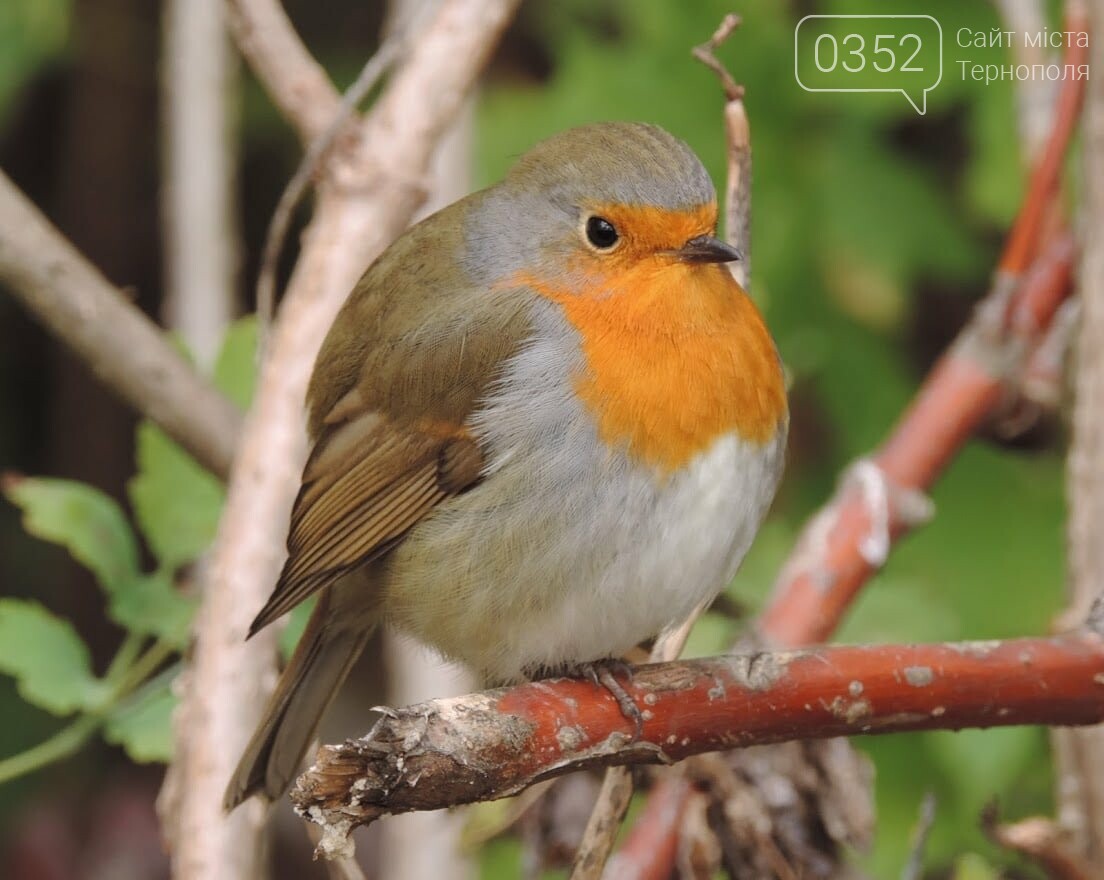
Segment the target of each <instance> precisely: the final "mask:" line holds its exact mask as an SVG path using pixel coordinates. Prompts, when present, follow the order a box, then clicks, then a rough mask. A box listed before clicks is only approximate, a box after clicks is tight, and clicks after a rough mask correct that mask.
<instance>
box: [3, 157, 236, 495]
mask: <svg viewBox="0 0 1104 880" xmlns="http://www.w3.org/2000/svg"><path fill="white" fill-rule="evenodd" d="M0 282H2V283H4V284H5V285H6V286H7V288H8V289H9V290H10V291H11V292H12V294H13V295H14V296H15V297H16V298H17V299H18V300H19V301H20V302H22V303H23V305H24V306H26V308H27V309H28V310H29V311H30V312H31V313H32V314H33V315H34V316H35V317H36V318H37V319H38V320H39V321H41V322H42V324H43V325H44V326H45V327H46V328H47V329H48V330H50V332H51V333H53V334H54V335H55V336H57V337H58V338H59V339H60V340H61V341H62V342H64V343H65V344H66V345H67V346H69V348H71V349H72V350H73V351H75V352H76V353H77V355H79V356H80V358H81V359H82V360H83V361H84V362H85V363H86V364H87V365H88V368H89V369H90V370H91V371H92V372H93V373H94V374H95V375H96V377H97V378H99V380H100V381H101V382H103V383H104V385H106V386H107V387H108V388H110V389H111V390H112V391H114V392H115V393H117V394H118V395H119V396H120V397H122V398H123V399H124V400H125V401H126V402H127V403H129V404H130V405H131V406H133V407H134V408H135V409H137V410H138V411H139V412H140V413H142V414H143V415H145V416H146V417H148V418H149V419H151V420H152V421H153V422H155V423H156V424H157V425H158V426H159V427H160V428H161V429H162V430H164V431H165V433H166V434H168V435H169V436H170V437H172V438H173V439H174V440H175V441H176V442H177V443H179V444H180V445H181V446H182V447H184V449H186V450H187V451H188V452H189V453H190V454H191V455H192V456H193V457H194V458H195V459H196V461H198V462H199V463H200V464H202V465H203V466H204V467H206V468H207V469H208V470H210V471H211V472H212V473H214V474H216V475H217V476H220V477H225V476H226V475H227V474H228V473H229V472H230V462H231V460H232V459H233V457H234V447H235V444H236V441H237V436H238V432H239V428H240V424H241V414H240V413H239V412H238V411H237V409H236V408H235V407H234V405H233V404H231V403H230V401H228V400H227V399H226V398H224V397H223V396H222V395H221V394H219V393H218V392H217V391H215V390H214V388H212V387H211V386H210V385H209V384H208V383H207V382H206V381H205V380H204V379H203V378H201V377H200V376H199V374H198V373H196V371H195V370H194V369H193V368H192V366H191V365H190V364H188V362H187V361H185V360H184V358H183V357H182V356H181V355H180V353H179V352H177V351H176V350H175V349H173V348H172V346H171V345H170V344H169V343H168V341H167V340H166V339H165V336H164V334H163V333H162V332H161V330H160V328H158V327H157V325H156V324H154V323H153V322H152V321H151V320H149V318H147V317H146V316H145V315H144V314H142V312H141V311H139V310H138V309H137V308H136V307H135V306H134V305H132V304H131V303H130V302H129V301H128V300H127V298H126V297H125V296H124V294H123V293H122V292H121V291H120V290H119V289H118V288H116V287H114V286H113V285H111V284H110V283H109V282H108V281H107V279H105V278H104V277H103V275H101V274H100V272H99V270H97V269H96V268H95V267H94V266H93V265H92V264H91V263H89V262H88V261H87V260H86V259H85V258H84V257H83V256H82V255H81V254H80V252H78V251H77V249H76V248H74V247H73V246H72V245H71V244H70V243H69V242H68V241H67V240H66V239H65V237H64V236H63V235H62V234H61V233H60V232H58V230H57V229H56V228H55V227H54V226H53V225H52V224H51V223H50V221H49V220H47V219H46V218H45V217H44V216H43V215H42V214H41V213H40V212H39V210H38V209H37V208H36V207H35V206H34V205H33V204H32V203H31V202H30V201H29V200H28V199H27V198H26V196H24V195H23V194H22V193H21V192H20V191H19V190H18V189H17V188H16V187H15V185H14V184H13V183H12V182H11V180H9V179H8V178H7V177H6V176H5V175H4V174H3V173H0Z"/></svg>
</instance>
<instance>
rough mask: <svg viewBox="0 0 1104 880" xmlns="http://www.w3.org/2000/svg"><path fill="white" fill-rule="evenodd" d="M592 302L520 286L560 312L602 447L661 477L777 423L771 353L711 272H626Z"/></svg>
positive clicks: (645, 266)
mask: <svg viewBox="0 0 1104 880" xmlns="http://www.w3.org/2000/svg"><path fill="white" fill-rule="evenodd" d="M612 275H613V277H611V275H610V274H606V275H604V276H597V275H596V276H593V292H591V291H589V290H587V291H581V292H576V291H570V292H568V291H564V290H558V289H556V288H555V287H554V286H551V285H548V284H545V283H541V281H540V280H539V279H534V278H532V277H527V278H524V279H518V280H519V281H521V282H522V283H524V284H526V285H528V286H530V287H532V288H533V289H535V290H536V291H537V292H538V293H539V294H540V295H542V296H544V297H546V298H548V299H551V300H553V301H554V302H557V303H558V304H559V305H560V306H561V307H562V308H563V310H564V313H565V315H566V316H567V319H568V321H570V323H571V324H572V325H573V326H574V327H575V328H576V329H577V330H578V331H579V334H580V336H581V338H582V345H583V353H584V355H585V358H586V369H585V371H584V372H582V373H581V374H580V375H578V376H576V377H575V387H576V389H577V391H578V394H579V397H580V398H581V399H582V400H583V401H584V403H585V404H586V406H587V407H588V409H589V410H590V411H591V413H593V415H594V417H595V419H596V421H597V423H598V428H599V433H600V436H601V437H602V439H603V440H604V441H605V442H606V443H608V444H609V445H611V446H614V447H622V448H627V450H628V452H629V454H630V455H632V456H633V457H635V458H637V459H639V460H641V461H643V462H646V463H648V464H650V465H652V466H653V467H655V468H656V469H658V470H659V471H661V472H668V473H669V472H672V471H675V470H678V469H679V468H681V467H683V466H684V465H685V464H686V463H687V462H688V461H689V460H691V459H692V458H693V457H695V456H696V455H697V454H699V453H701V452H703V451H705V450H706V449H707V448H708V447H709V446H711V445H712V443H713V442H714V441H715V440H717V439H718V438H719V437H721V436H723V435H725V434H730V433H733V432H735V433H736V434H738V435H739V436H741V437H742V438H744V439H745V440H748V441H751V442H755V443H760V444H762V443H765V442H766V441H768V440H769V439H771V438H772V437H773V436H774V435H775V434H776V432H777V431H778V429H779V426H780V423H781V422H782V420H783V419H784V418H785V415H786V394H785V388H784V385H783V378H782V371H781V367H780V365H779V362H778V356H777V354H776V353H775V349H774V345H773V343H772V341H771V338H770V335H769V333H768V331H767V328H766V326H765V324H764V323H763V319H762V317H761V316H760V315H759V311H758V310H757V309H756V307H755V304H754V303H753V302H752V301H751V300H750V299H749V298H748V296H747V295H746V294H745V293H744V291H743V290H742V289H741V288H740V287H739V285H737V284H736V282H735V281H734V280H733V279H732V276H731V275H730V274H729V273H728V271H727V270H726V269H725V268H724V267H722V266H717V265H696V266H695V265H687V264H684V263H680V262H677V261H675V260H672V259H669V258H666V259H665V258H659V257H657V258H654V259H643V260H638V261H635V262H634V264H633V265H630V266H625V265H624V264H622V265H621V266H618V268H617V269H616V271H615V272H614V273H612Z"/></svg>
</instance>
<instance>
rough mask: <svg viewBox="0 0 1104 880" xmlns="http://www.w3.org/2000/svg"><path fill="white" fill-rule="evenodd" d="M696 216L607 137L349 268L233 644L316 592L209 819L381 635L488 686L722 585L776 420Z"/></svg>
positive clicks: (623, 144) (607, 639)
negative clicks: (281, 542) (278, 515)
mask: <svg viewBox="0 0 1104 880" xmlns="http://www.w3.org/2000/svg"><path fill="white" fill-rule="evenodd" d="M716 223H717V199H716V194H715V192H714V189H713V185H712V183H711V182H710V179H709V176H708V174H707V173H706V171H705V168H704V167H703V166H702V164H701V162H700V161H699V160H698V158H697V157H696V156H695V155H694V153H693V151H692V150H691V149H690V148H689V147H688V146H687V145H686V144H685V143H683V142H682V141H680V140H678V139H677V138H675V137H673V136H672V135H670V134H668V133H667V132H666V131H664V130H663V129H661V128H658V127H656V126H653V125H645V124H635V123H602V124H596V125H588V126H585V127H582V128H576V129H573V130H570V131H566V132H563V133H561V134H558V135H556V136H554V137H552V138H550V139H548V140H546V141H544V142H543V143H540V144H538V145H537V146H536V147H534V148H533V149H531V150H530V151H529V152H528V153H526V154H525V155H524V156H522V157H521V159H520V160H519V161H518V162H517V164H516V165H515V166H514V167H513V168H512V170H511V171H510V172H509V174H508V175H507V176H506V178H505V179H504V180H503V181H502V182H501V183H498V184H496V185H494V186H492V187H490V188H489V189H486V190H483V191H481V192H478V193H475V194H474V195H471V196H468V197H467V198H464V199H462V200H460V201H458V202H456V203H455V204H453V205H451V206H449V207H447V208H445V209H444V210H442V211H440V212H438V213H437V214H434V215H433V216H431V217H429V218H427V219H426V220H424V221H422V222H421V223H419V224H417V225H416V226H414V227H412V228H411V229H410V230H408V231H407V232H406V233H405V234H403V235H402V236H401V237H400V238H399V239H398V240H396V241H395V243H394V244H392V245H391V246H390V247H389V248H388V249H387V250H386V251H385V252H384V253H383V254H382V255H381V256H380V258H379V259H378V260H376V262H375V263H374V264H373V265H372V266H371V267H370V268H369V269H368V270H367V272H365V274H364V276H363V277H362V278H361V279H360V281H359V282H358V283H357V285H356V287H355V288H354V289H353V291H352V293H351V295H350V296H349V298H348V300H347V301H346V303H345V305H344V306H343V308H342V309H341V311H340V313H339V314H338V316H337V318H336V319H335V321H334V324H333V326H332V327H331V328H330V331H329V334H328V335H327V337H326V340H325V342H324V344H323V346H322V349H321V351H320V353H319V356H318V361H317V363H316V364H315V368H314V373H313V376H312V379H311V383H310V387H309V390H308V392H307V403H308V407H309V421H308V430H309V434H310V438H311V440H312V441H313V449H312V451H311V454H310V458H309V460H308V462H307V465H306V468H305V470H304V472H303V483H302V487H301V489H300V491H299V495H298V497H297V499H296V501H295V505H294V508H293V511H292V515H291V526H290V531H289V535H288V541H287V546H288V559H287V563H286V564H285V566H284V569H283V572H282V573H281V575H280V579H279V581H278V582H277V584H276V587H275V590H274V591H273V593H272V597H271V598H270V599H269V600H268V602H267V604H266V605H265V606H264V608H262V609H261V611H260V613H259V614H258V615H257V618H256V620H254V622H253V625H252V628H251V630H250V635H252V634H253V633H255V632H256V631H257V630H259V629H261V628H262V627H264V626H266V625H268V624H269V623H271V622H272V621H273V620H275V619H276V618H278V617H280V616H281V615H282V614H284V613H285V612H287V611H289V610H290V609H291V608H293V607H294V606H296V605H297V604H299V603H300V602H302V601H303V600H304V599H306V598H307V597H308V596H310V595H311V594H314V593H318V594H319V598H318V604H317V607H316V608H315V610H314V613H313V614H312V616H311V618H310V622H309V624H308V626H307V628H306V631H305V633H304V634H303V638H302V640H301V641H300V643H299V646H298V648H297V649H296V650H295V653H294V655H293V656H292V658H291V661H290V663H289V664H288V667H287V669H286V670H285V671H284V673H283V675H282V677H281V678H280V681H279V684H278V685H277V688H276V693H275V694H274V696H273V697H272V700H271V702H270V703H269V705H268V708H267V710H266V712H265V716H264V719H263V720H262V721H261V724H260V726H259V727H258V728H257V731H256V732H255V734H254V735H253V739H252V740H251V742H250V743H249V745H248V747H247V748H246V750H245V754H244V755H243V756H242V758H241V762H240V763H239V765H238V769H237V771H236V772H235V774H234V777H233V779H232V780H231V782H230V784H229V787H228V789H227V793H226V804H227V807H228V808H232V807H233V806H235V805H237V804H238V803H240V802H241V801H243V800H244V799H245V798H247V797H248V796H249V795H251V794H253V793H255V792H263V793H264V794H265V795H266V796H267V797H269V798H276V797H279V796H280V795H281V794H282V793H283V792H284V791H285V790H286V788H287V787H288V785H289V784H290V782H291V780H292V778H293V777H294V776H295V774H296V773H297V771H298V768H299V764H300V761H301V760H302V757H303V753H304V752H305V750H306V748H307V746H308V744H309V742H310V740H311V738H312V737H313V735H314V731H315V729H316V726H317V724H318V721H319V718H320V716H321V715H322V713H323V712H324V711H325V709H326V707H327V706H328V705H329V703H330V701H331V700H332V699H333V697H334V694H335V692H336V691H337V689H338V687H339V686H340V685H341V683H342V682H343V680H344V679H345V677H346V675H347V674H348V673H349V670H350V668H351V667H352V665H353V663H354V661H355V660H356V659H357V656H358V655H359V654H360V652H361V650H362V649H363V648H364V645H365V642H366V641H367V640H368V637H369V635H370V634H371V632H372V631H373V629H374V628H375V627H376V626H377V625H378V624H379V623H380V622H384V621H385V622H388V623H390V624H392V625H394V626H395V627H397V628H399V629H401V630H403V631H405V632H408V633H410V634H412V635H413V636H415V637H416V638H418V639H420V640H421V641H423V642H424V643H426V644H428V645H430V646H432V647H434V648H435V649H437V650H438V651H439V652H441V653H442V654H443V655H445V656H447V657H450V658H453V659H456V660H460V661H462V662H464V663H466V664H468V665H469V666H470V667H472V669H473V670H475V671H476V672H477V673H479V674H480V675H481V676H482V677H483V679H484V680H485V681H486V682H488V683H508V682H514V681H518V680H521V679H526V678H533V677H537V676H540V675H543V674H548V673H551V672H561V673H562V672H568V673H570V672H578V671H579V670H581V669H583V668H585V667H587V666H588V664H593V663H595V662H597V661H602V660H604V659H606V658H617V657H620V656H622V655H623V654H625V653H626V652H628V651H629V650H631V649H632V647H633V646H635V645H636V644H638V643H639V642H641V641H643V640H645V639H647V638H649V637H651V636H654V635H656V634H657V633H658V632H659V631H660V630H662V629H663V628H664V627H665V626H667V625H669V624H671V623H674V622H677V621H679V620H681V619H683V618H684V617H686V616H687V615H688V614H689V613H690V612H691V611H692V610H693V609H694V608H695V607H696V606H697V605H698V604H699V603H700V602H702V601H704V600H707V599H709V598H711V597H713V596H714V595H716V594H717V593H718V592H719V591H720V590H721V589H722V588H723V587H724V586H725V585H726V584H727V583H728V582H729V581H730V580H731V579H732V577H733V576H734V574H735V573H736V569H737V567H738V566H739V564H740V562H741V560H742V559H743V556H744V554H745V553H746V552H747V550H748V547H749V546H750V545H751V542H752V539H753V538H754V536H755V533H756V531H757V530H758V528H759V525H760V522H761V521H762V519H763V516H764V515H765V513H766V511H767V508H768V506H769V505H770V503H771V500H772V498H773V496H774V493H775V489H776V487H777V484H778V481H779V478H780V475H781V472H782V465H783V455H784V447H785V442H786V430H787V425H788V410H787V404H786V394H785V388H784V383H783V376H782V369H781V365H780V363H779V358H778V355H777V352H776V350H775V346H774V343H773V341H772V339H771V336H770V333H769V332H768V330H767V328H766V326H765V325H764V323H763V319H762V318H761V317H760V315H759V312H758V311H757V309H756V307H755V305H754V304H753V303H752V302H751V300H750V299H749V298H748V296H747V295H746V294H745V292H744V291H743V290H742V289H741V288H740V286H739V285H738V284H737V283H736V282H735V281H734V280H733V278H732V275H731V274H730V272H729V271H728V270H727V268H726V267H725V266H724V265H723V264H725V263H728V262H730V261H732V260H736V259H739V254H738V253H737V252H736V250H734V249H733V248H732V247H731V246H729V245H728V244H726V243H725V242H723V241H721V240H719V239H717V238H716V237H715V235H714V230H715V227H716Z"/></svg>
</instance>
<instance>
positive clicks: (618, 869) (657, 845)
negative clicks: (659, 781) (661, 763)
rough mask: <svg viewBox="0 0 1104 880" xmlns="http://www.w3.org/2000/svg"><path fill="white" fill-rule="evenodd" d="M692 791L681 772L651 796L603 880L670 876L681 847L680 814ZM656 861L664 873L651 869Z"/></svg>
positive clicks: (648, 879)
mask: <svg viewBox="0 0 1104 880" xmlns="http://www.w3.org/2000/svg"><path fill="white" fill-rule="evenodd" d="M692 794H693V788H692V787H691V785H690V783H689V782H688V781H687V780H686V779H685V778H684V777H682V776H677V777H674V778H673V779H672V780H671V783H670V784H669V785H667V786H664V787H663V789H662V790H660V791H658V792H657V793H656V795H655V796H653V797H649V798H648V802H647V804H646V805H645V806H644V812H642V813H641V814H640V818H639V819H638V820H637V821H636V822H635V823H634V824H633V826H632V830H631V831H630V832H629V834H628V837H626V839H625V843H624V845H623V846H622V847H621V848H620V849H619V850H618V851H617V852H616V853H615V854H614V856H613V858H611V859H610V860H609V863H608V864H607V865H606V870H605V873H604V874H603V875H602V877H603V880H666V878H667V877H669V876H670V875H671V871H670V868H669V866H670V865H673V864H674V862H675V855H676V853H677V851H678V828H679V821H678V817H679V816H680V815H681V814H682V812H683V811H684V810H685V809H686V805H687V804H688V802H689V800H690V797H691V795H692ZM652 865H662V866H663V869H662V873H654V874H653V873H649V872H648V871H647V867H650V866H652ZM642 866H643V867H644V869H643V870H642Z"/></svg>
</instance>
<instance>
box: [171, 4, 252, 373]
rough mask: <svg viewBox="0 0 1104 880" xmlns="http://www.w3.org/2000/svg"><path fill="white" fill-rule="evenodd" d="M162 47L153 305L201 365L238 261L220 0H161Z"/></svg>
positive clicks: (216, 335)
mask: <svg viewBox="0 0 1104 880" xmlns="http://www.w3.org/2000/svg"><path fill="white" fill-rule="evenodd" d="M164 46H165V49H164V60H163V62H162V65H161V68H162V69H161V82H162V85H161V89H162V94H163V96H164V98H163V101H162V104H163V106H164V108H165V112H164V122H163V125H164V132H165V134H164V138H163V144H164V146H163V149H162V155H163V158H162V167H163V168H164V169H165V173H164V185H163V190H164V200H163V205H164V207H163V209H162V217H163V219H164V223H163V226H164V234H163V241H164V243H165V297H164V304H163V306H162V310H163V315H164V319H165V324H166V325H167V326H168V327H169V328H171V329H173V330H175V331H177V332H178V333H179V334H180V335H181V337H182V338H183V339H184V341H185V342H186V343H187V345H188V348H189V349H190V350H191V351H192V352H193V353H194V355H195V357H196V360H197V361H198V362H199V363H200V364H201V365H202V366H203V367H204V368H206V369H210V368H211V366H212V365H213V364H214V362H215V357H216V355H217V354H218V350H219V346H220V345H221V344H222V339H223V336H224V334H225V331H226V326H227V325H228V324H229V323H230V319H231V317H233V314H234V312H235V311H236V302H235V299H236V292H237V291H236V284H235V281H236V278H237V273H238V258H239V254H238V245H239V236H238V229H237V217H236V212H235V207H236V199H235V197H234V193H235V191H236V187H235V185H234V180H235V173H236V168H235V159H236V155H237V154H236V151H235V148H236V142H235V141H234V139H233V138H232V136H231V132H232V129H233V126H232V124H231V118H232V116H233V115H235V114H234V113H233V111H232V110H231V105H233V104H234V103H235V99H236V97H237V88H236V85H237V82H236V74H237V69H238V64H237V59H236V58H235V57H234V56H233V55H232V54H231V49H230V43H229V38H228V36H227V34H226V28H225V25H224V23H223V10H222V0H171V2H169V3H166V4H165V13H164ZM234 110H236V107H235V108H234Z"/></svg>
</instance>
